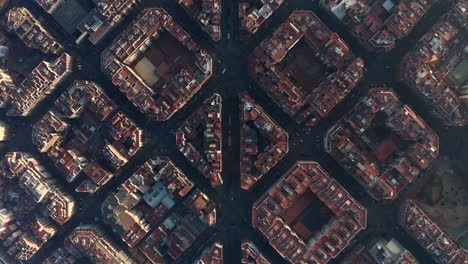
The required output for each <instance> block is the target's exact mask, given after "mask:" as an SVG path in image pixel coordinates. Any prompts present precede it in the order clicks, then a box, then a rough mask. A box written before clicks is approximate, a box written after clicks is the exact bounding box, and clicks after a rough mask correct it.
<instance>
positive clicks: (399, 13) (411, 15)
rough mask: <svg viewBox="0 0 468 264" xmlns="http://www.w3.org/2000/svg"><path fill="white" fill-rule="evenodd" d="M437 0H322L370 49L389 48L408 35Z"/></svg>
mask: <svg viewBox="0 0 468 264" xmlns="http://www.w3.org/2000/svg"><path fill="white" fill-rule="evenodd" d="M436 1H437V0H402V1H395V0H377V1H368V0H321V1H320V3H321V4H322V6H323V7H324V8H325V9H326V10H328V11H329V12H331V13H332V14H333V15H334V16H335V17H336V18H337V19H338V20H340V21H341V22H342V23H343V25H344V26H345V27H346V28H348V30H349V31H350V32H351V33H352V34H353V35H354V36H355V37H356V38H357V39H358V40H359V41H360V42H361V44H362V45H363V46H364V47H365V48H367V49H368V50H370V51H385V52H387V51H390V50H391V49H393V48H394V47H395V46H396V42H397V41H398V40H399V39H402V38H404V37H406V36H408V35H409V34H410V33H411V31H412V30H413V28H414V27H415V26H416V24H417V23H418V22H419V21H420V20H421V18H422V17H423V16H424V15H425V14H426V13H427V11H429V9H430V8H431V7H432V4H433V3H434V2H436Z"/></svg>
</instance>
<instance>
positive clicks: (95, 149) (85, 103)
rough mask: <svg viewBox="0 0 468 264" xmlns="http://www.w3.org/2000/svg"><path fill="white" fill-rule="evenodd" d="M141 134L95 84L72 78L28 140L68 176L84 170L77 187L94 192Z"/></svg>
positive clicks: (129, 153)
mask: <svg viewBox="0 0 468 264" xmlns="http://www.w3.org/2000/svg"><path fill="white" fill-rule="evenodd" d="M69 119H72V120H74V122H70V121H69ZM142 137H143V131H142V130H141V129H140V128H138V127H137V126H136V124H135V123H134V122H133V121H132V120H130V119H129V118H128V116H127V115H126V114H124V113H123V112H121V111H118V108H117V105H116V104H115V103H114V102H113V101H112V100H111V99H110V98H109V97H107V95H106V94H105V93H104V91H103V90H102V89H101V88H100V87H99V86H98V85H97V84H96V83H93V82H90V81H75V82H74V83H73V84H72V85H71V86H70V87H69V88H68V89H67V90H65V92H64V93H63V94H62V95H61V96H60V97H59V98H58V99H57V100H56V101H55V103H54V106H53V107H52V108H51V109H50V110H49V111H48V112H47V113H46V114H45V115H44V116H43V117H42V118H41V119H39V121H38V122H37V123H36V124H35V125H34V127H33V134H32V141H33V143H34V144H35V145H36V147H37V149H38V150H39V151H40V152H43V153H47V155H48V156H49V158H51V159H52V161H53V162H54V163H55V165H56V167H57V168H58V169H59V170H60V171H61V172H62V173H63V174H64V176H65V178H66V180H67V181H69V182H74V181H75V180H76V179H77V178H78V176H79V175H83V174H84V175H86V178H85V180H83V181H82V182H81V183H80V185H79V186H78V187H77V188H76V191H78V192H89V193H94V192H96V191H97V190H98V189H99V188H100V187H101V186H103V185H104V184H106V183H107V182H108V181H109V180H110V179H111V178H112V177H113V176H114V172H115V170H116V169H117V168H119V167H122V166H123V165H125V164H126V163H127V162H128V160H129V159H130V158H131V157H133V156H134V155H135V154H136V153H137V152H138V150H139V149H140V148H141V147H142V146H143V138H142Z"/></svg>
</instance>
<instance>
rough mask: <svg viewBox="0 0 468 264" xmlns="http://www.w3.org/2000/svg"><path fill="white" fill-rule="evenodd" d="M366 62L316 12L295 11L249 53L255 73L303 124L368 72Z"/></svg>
mask: <svg viewBox="0 0 468 264" xmlns="http://www.w3.org/2000/svg"><path fill="white" fill-rule="evenodd" d="M364 71H365V68H364V61H363V60H362V59H361V58H356V57H355V56H354V55H353V53H352V52H351V50H350V49H349V47H348V45H347V44H346V43H345V42H344V41H343V40H342V39H341V38H340V37H339V36H338V35H337V34H336V33H334V32H332V31H330V30H329V29H328V27H327V26H326V25H325V24H323V23H322V21H320V19H319V18H318V17H317V16H316V15H315V14H314V13H313V12H312V11H295V12H293V13H292V14H291V16H290V17H289V18H288V19H287V20H286V21H285V22H284V23H283V24H281V25H280V26H279V28H278V29H277V30H276V31H275V32H274V33H273V35H272V36H271V37H270V38H267V39H265V40H263V41H262V42H261V44H260V46H259V47H257V48H256V49H255V50H254V52H253V53H252V54H251V55H250V56H249V59H248V72H249V76H250V77H251V78H252V79H253V80H254V81H255V82H256V83H257V84H258V85H259V86H260V87H261V88H262V89H264V90H265V91H266V92H267V93H268V95H269V96H270V97H271V98H272V99H273V100H274V101H275V102H276V103H277V104H278V105H279V106H280V107H281V108H282V109H283V111H284V112H286V113H287V114H288V115H290V116H291V117H293V118H294V119H295V120H296V121H297V122H298V123H304V124H306V125H309V126H313V125H316V124H317V123H318V122H319V121H320V120H321V119H322V118H323V117H325V116H326V115H328V113H329V112H330V111H332V110H333V108H334V107H335V106H336V105H337V104H339V103H340V102H341V101H342V100H343V99H344V98H345V97H346V96H347V95H348V94H349V92H350V91H351V90H352V89H354V87H355V86H356V85H357V84H358V83H359V81H360V80H361V79H362V78H363V76H364Z"/></svg>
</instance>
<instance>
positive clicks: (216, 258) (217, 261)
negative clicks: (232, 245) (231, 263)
mask: <svg viewBox="0 0 468 264" xmlns="http://www.w3.org/2000/svg"><path fill="white" fill-rule="evenodd" d="M223 263H224V258H223V244H221V243H220V242H215V243H213V245H211V246H210V247H209V248H207V249H205V250H204V251H203V253H202V255H201V256H200V258H199V259H198V260H197V261H195V264H223Z"/></svg>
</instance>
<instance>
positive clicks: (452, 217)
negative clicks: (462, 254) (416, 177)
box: [417, 157, 468, 239]
mask: <svg viewBox="0 0 468 264" xmlns="http://www.w3.org/2000/svg"><path fill="white" fill-rule="evenodd" d="M417 199H418V200H419V201H420V202H421V205H422V206H423V207H424V209H425V210H426V212H427V213H428V214H429V215H430V216H431V217H432V218H433V219H434V220H435V221H436V222H437V223H439V225H440V227H442V228H443V229H444V230H445V231H447V232H448V233H449V234H450V235H451V236H452V237H453V238H454V239H457V238H458V237H459V236H460V235H462V233H463V232H465V231H467V230H468V171H467V170H466V162H464V161H453V160H449V159H447V158H443V157H442V158H440V159H439V160H437V161H436V162H435V163H434V165H433V166H432V167H431V168H430V169H429V171H427V177H426V182H425V183H424V184H423V186H422V188H421V190H420V192H419V193H418V194H417Z"/></svg>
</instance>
